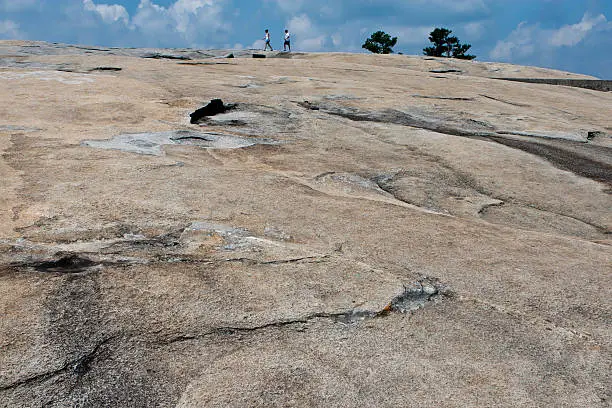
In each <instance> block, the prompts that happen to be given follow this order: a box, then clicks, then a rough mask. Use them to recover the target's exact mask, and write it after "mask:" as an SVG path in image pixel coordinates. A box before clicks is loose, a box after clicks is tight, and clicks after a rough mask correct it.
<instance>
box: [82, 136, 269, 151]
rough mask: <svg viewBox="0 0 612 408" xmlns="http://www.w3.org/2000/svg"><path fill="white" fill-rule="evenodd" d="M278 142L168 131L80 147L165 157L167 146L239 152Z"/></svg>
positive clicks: (92, 142) (92, 141)
mask: <svg viewBox="0 0 612 408" xmlns="http://www.w3.org/2000/svg"><path fill="white" fill-rule="evenodd" d="M278 143H279V142H277V141H275V140H272V139H262V138H249V137H240V136H233V135H226V134H223V133H216V132H194V131H190V130H173V131H169V132H156V133H135V134H125V135H119V136H115V137H114V138H112V139H107V140H84V141H83V142H81V145H82V146H87V147H94V148H98V149H110V150H121V151H124V152H129V153H137V154H145V155H152V156H163V155H164V150H163V146H164V145H195V146H199V147H203V148H205V149H240V148H243V147H248V146H253V145H256V144H267V145H273V144H278Z"/></svg>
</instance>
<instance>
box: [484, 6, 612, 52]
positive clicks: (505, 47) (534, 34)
mask: <svg viewBox="0 0 612 408" xmlns="http://www.w3.org/2000/svg"><path fill="white" fill-rule="evenodd" d="M597 30H604V31H610V32H612V24H611V23H608V22H607V20H606V17H605V16H604V15H603V14H600V15H598V16H596V17H593V16H591V15H589V14H588V13H587V14H585V15H584V16H583V17H582V20H581V21H580V22H579V23H577V24H572V25H565V26H563V27H561V28H559V29H556V30H548V29H543V28H541V27H540V25H539V24H531V25H530V24H527V23H526V22H522V23H520V24H519V25H518V26H517V27H516V29H515V30H514V31H512V33H510V35H509V36H508V37H507V38H506V39H505V40H502V41H498V42H497V44H496V45H495V47H494V48H493V50H492V51H491V52H490V54H489V56H490V57H491V58H493V59H495V60H502V61H515V60H520V59H522V58H526V57H529V56H532V55H536V54H549V53H551V52H554V50H555V49H557V48H559V47H575V46H577V45H578V44H580V43H581V42H582V41H583V40H584V39H585V38H587V36H589V34H591V33H592V32H594V31H597Z"/></svg>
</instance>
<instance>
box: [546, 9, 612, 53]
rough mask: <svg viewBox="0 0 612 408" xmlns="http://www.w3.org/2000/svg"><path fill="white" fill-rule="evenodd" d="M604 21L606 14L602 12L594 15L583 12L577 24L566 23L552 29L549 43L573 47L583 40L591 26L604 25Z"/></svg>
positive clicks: (556, 45)
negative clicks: (556, 28) (555, 29)
mask: <svg viewBox="0 0 612 408" xmlns="http://www.w3.org/2000/svg"><path fill="white" fill-rule="evenodd" d="M606 22H607V20H606V16H604V15H603V14H600V15H598V16H596V17H592V16H590V15H588V14H585V15H584V17H582V21H580V22H579V23H578V24H572V25H566V26H563V27H561V28H560V29H558V30H557V31H554V32H553V33H552V35H551V37H550V44H551V45H553V46H555V47H561V46H568V47H573V46H574V45H576V44H578V43H579V42H580V41H582V40H584V38H585V37H586V36H587V34H588V33H589V32H590V31H591V30H593V28H595V27H596V26H599V25H604V24H606ZM611 52H612V51H611Z"/></svg>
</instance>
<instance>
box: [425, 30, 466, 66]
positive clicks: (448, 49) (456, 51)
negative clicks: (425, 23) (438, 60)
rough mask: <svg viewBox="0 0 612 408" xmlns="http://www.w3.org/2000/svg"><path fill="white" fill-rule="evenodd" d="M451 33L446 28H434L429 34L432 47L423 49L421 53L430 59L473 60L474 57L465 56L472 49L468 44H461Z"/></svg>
mask: <svg viewBox="0 0 612 408" xmlns="http://www.w3.org/2000/svg"><path fill="white" fill-rule="evenodd" d="M452 33H453V32H452V31H451V30H449V29H447V28H436V29H435V30H433V31H432V32H431V33H430V34H429V41H430V42H431V43H433V46H432V47H425V48H423V53H424V54H425V55H428V56H430V57H446V58H451V57H452V58H458V59H466V60H473V59H474V58H476V56H475V55H469V54H466V52H467V51H468V50H469V49H470V48H472V46H471V45H470V44H461V42H460V41H459V39H458V38H457V37H455V36H451V34H452Z"/></svg>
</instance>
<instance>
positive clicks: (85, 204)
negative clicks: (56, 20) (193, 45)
mask: <svg viewBox="0 0 612 408" xmlns="http://www.w3.org/2000/svg"><path fill="white" fill-rule="evenodd" d="M223 55H227V51H196V50H121V49H104V48H96V47H91V48H86V47H74V46H62V45H51V44H45V43H29V42H0V67H1V68H0V89H1V92H0V152H1V156H0V192H1V194H0V315H1V316H2V319H1V320H0V406H2V407H42V406H45V407H112V406H115V407H174V406H178V407H195V406H202V407H203V406H223V407H225V406H237V407H244V406H265V407H269V406H278V407H288V406H296V407H297V406H300V407H301V406H320V407H332V406H346V407H374V406H376V407H386V406H388V407H396V406H405V407H466V406H503V407H535V406H538V407H544V406H550V407H552V406H563V407H586V406H589V407H597V406H601V407H604V406H609V404H610V398H612V396H611V391H610V384H612V379H611V378H610V372H611V370H610V366H611V363H612V359H611V353H610V347H611V345H612V338H611V323H610V322H611V317H612V316H611V312H612V307H611V302H610V299H611V298H612V293H611V292H612V291H611V288H612V282H611V276H612V274H611V272H612V270H611V269H612V268H611V253H612V251H611V250H610V239H609V237H610V236H609V232H610V226H611V224H612V219H611V212H610V208H611V204H612V200H611V198H610V193H611V183H612V176H611V168H612V167H611V166H612V154H611V152H612V150H611V149H612V141H611V139H610V136H609V135H610V133H611V132H612V122H611V117H610V111H611V108H612V94H610V93H605V92H597V91H592V90H586V89H580V88H569V87H559V86H552V85H543V84H528V83H519V82H506V81H499V80H496V79H493V78H499V77H511V78H517V77H523V78H566V79H584V78H583V77H581V76H579V75H572V74H566V73H560V72H555V71H550V70H544V69H538V68H526V67H517V66H512V65H504V64H484V63H477V62H467V61H447V60H443V59H431V58H420V57H407V56H373V55H346V54H333V55H325V54H316V55H315V54H312V55H310V54H290V55H283V56H285V57H287V58H282V59H275V58H266V59H253V58H251V56H252V53H250V52H247V51H240V52H234V55H235V56H236V58H234V59H220V58H219V59H215V57H222V56H223ZM267 55H268V56H269V57H274V56H279V54H273V53H269V54H267ZM442 72H444V73H442ZM217 98H219V99H222V100H223V101H224V102H226V103H232V104H236V106H235V107H234V109H232V110H231V111H227V112H225V113H220V114H217V115H215V116H210V117H208V118H207V120H206V121H204V122H202V123H201V124H190V116H189V115H190V113H192V112H194V111H195V110H196V109H198V108H201V107H203V106H205V105H206V104H207V103H209V101H211V100H212V99H217ZM305 101H308V103H305Z"/></svg>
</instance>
